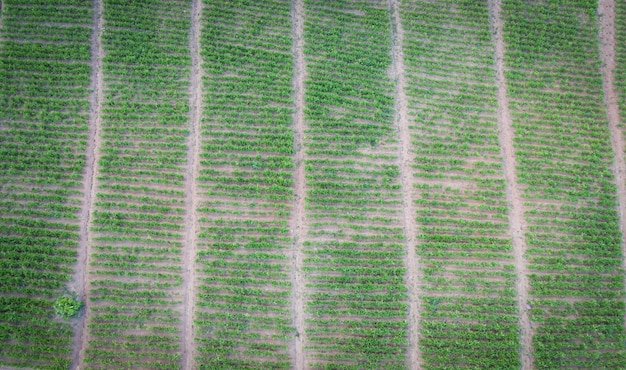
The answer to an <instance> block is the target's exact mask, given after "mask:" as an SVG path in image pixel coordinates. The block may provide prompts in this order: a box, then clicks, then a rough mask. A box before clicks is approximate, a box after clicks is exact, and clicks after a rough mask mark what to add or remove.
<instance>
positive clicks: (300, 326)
mask: <svg viewBox="0 0 626 370" xmlns="http://www.w3.org/2000/svg"><path fill="white" fill-rule="evenodd" d="M291 19H292V33H293V44H292V53H293V61H294V75H293V90H294V103H295V110H294V116H293V117H294V120H293V122H294V123H293V138H294V150H295V154H294V162H295V166H294V174H293V176H294V204H293V212H292V214H291V217H290V219H289V226H290V227H289V228H290V230H291V232H292V234H293V245H292V250H291V256H290V258H291V284H292V290H293V291H292V309H293V323H294V327H295V331H296V332H295V333H294V340H293V343H292V344H291V346H290V347H291V348H290V349H291V354H292V358H293V359H294V362H293V367H294V368H295V369H304V368H305V367H306V360H305V357H304V346H305V342H306V333H305V328H304V322H305V319H304V299H305V282H304V274H303V271H302V266H303V260H304V253H303V251H302V249H303V246H302V243H303V240H304V238H305V237H306V235H307V228H306V215H305V210H304V199H305V195H306V183H305V181H306V180H305V176H304V130H305V124H304V81H305V73H306V71H305V64H304V36H303V34H304V5H303V3H302V0H293V1H292V3H291Z"/></svg>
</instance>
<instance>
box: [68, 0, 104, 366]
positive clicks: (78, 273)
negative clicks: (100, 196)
mask: <svg viewBox="0 0 626 370" xmlns="http://www.w3.org/2000/svg"><path fill="white" fill-rule="evenodd" d="M102 10H103V7H102V0H95V1H94V13H93V31H92V35H91V76H90V81H91V85H90V90H91V94H90V96H89V131H88V137H87V152H86V161H85V170H84V177H83V196H84V198H83V205H82V208H81V213H80V220H81V222H80V228H79V236H78V258H77V263H76V267H75V269H74V274H73V276H72V281H71V283H70V289H72V290H74V291H75V292H76V294H77V295H78V298H79V299H80V300H81V301H83V302H84V303H85V308H84V310H83V313H82V314H81V315H80V316H79V317H78V318H76V319H75V320H76V321H75V322H74V323H73V325H72V326H73V327H74V337H73V346H72V355H71V358H72V364H71V365H70V368H72V369H80V368H82V367H83V366H82V365H83V360H84V357H85V348H86V347H87V322H88V319H89V305H88V300H87V290H88V288H87V287H88V278H89V276H88V275H89V241H90V235H89V230H90V229H91V221H92V219H93V208H94V207H93V204H94V201H95V199H96V179H97V178H98V157H99V155H100V112H101V106H102V100H103V97H104V94H103V92H102V86H103V80H102V58H103V57H104V51H103V49H102Z"/></svg>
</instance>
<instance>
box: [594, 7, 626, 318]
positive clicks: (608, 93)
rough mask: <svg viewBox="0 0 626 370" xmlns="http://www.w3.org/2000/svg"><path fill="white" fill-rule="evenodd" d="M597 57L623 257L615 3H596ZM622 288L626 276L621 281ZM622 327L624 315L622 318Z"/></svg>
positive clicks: (625, 236) (624, 201)
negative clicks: (608, 131) (611, 150)
mask: <svg viewBox="0 0 626 370" xmlns="http://www.w3.org/2000/svg"><path fill="white" fill-rule="evenodd" d="M598 15H599V16H598V19H599V22H600V24H599V30H598V32H599V38H600V58H601V60H602V86H603V88H604V103H605V104H606V114H607V117H608V119H609V128H610V130H611V144H612V145H613V156H614V161H615V162H614V163H613V173H614V175H615V181H616V183H617V212H618V213H619V228H620V231H621V233H622V255H623V256H626V214H625V213H626V162H625V160H624V136H623V135H622V132H621V130H620V128H619V122H620V120H619V119H620V118H619V106H618V102H617V93H616V91H615V83H614V80H613V71H614V70H615V0H600V1H599V2H598ZM622 264H623V266H622V267H623V270H624V271H626V259H624V258H622ZM624 285H625V286H626V275H625V280H624ZM624 326H626V314H625V315H624Z"/></svg>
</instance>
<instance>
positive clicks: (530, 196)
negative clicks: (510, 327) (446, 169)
mask: <svg viewBox="0 0 626 370" xmlns="http://www.w3.org/2000/svg"><path fill="white" fill-rule="evenodd" d="M596 7H597V4H596V3H595V2H591V1H581V0H570V1H566V2H563V3H559V4H556V3H553V4H540V3H529V2H525V1H516V0H511V1H506V2H504V9H503V10H504V21H505V28H504V37H505V42H506V44H507V45H508V50H507V52H506V56H505V62H506V65H507V66H509V68H510V70H509V71H507V82H508V83H509V87H510V88H509V95H510V107H511V114H512V118H513V125H514V130H515V135H516V139H515V151H516V154H517V173H518V179H519V182H520V185H521V187H522V196H523V198H524V207H525V210H526V222H527V223H528V228H527V230H525V232H526V243H527V258H528V261H529V282H530V292H529V294H530V297H531V303H530V305H531V306H532V309H531V311H530V312H531V320H532V325H533V327H534V328H535V330H534V338H533V347H534V351H535V353H534V355H535V365H536V367H537V368H556V367H562V368H571V367H590V368H591V367H607V368H621V367H624V366H625V365H626V347H625V346H624V343H625V342H624V326H623V318H622V316H623V310H624V307H623V299H622V296H623V289H624V287H623V277H622V271H621V267H620V266H621V258H622V257H621V248H620V233H619V229H618V222H617V213H616V200H615V194H616V190H615V184H614V182H613V181H614V179H613V176H612V173H611V170H610V166H611V164H612V162H613V158H612V151H611V143H610V140H609V130H608V125H607V119H606V111H605V107H604V105H603V101H602V96H603V94H602V83H601V77H600V68H599V56H598V29H597V20H596ZM583 87H584V88H583ZM598 307H601V308H602V309H596V308H598Z"/></svg>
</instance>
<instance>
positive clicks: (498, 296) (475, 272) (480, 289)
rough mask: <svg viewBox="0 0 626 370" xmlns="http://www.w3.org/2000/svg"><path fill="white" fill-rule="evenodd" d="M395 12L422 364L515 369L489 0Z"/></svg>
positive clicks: (410, 6)
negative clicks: (409, 148)
mask: <svg viewBox="0 0 626 370" xmlns="http://www.w3.org/2000/svg"><path fill="white" fill-rule="evenodd" d="M400 14H401V18H402V25H403V27H404V30H405V34H404V45H403V50H404V55H405V57H404V58H405V63H406V71H407V72H406V78H407V89H406V94H407V98H408V99H409V109H410V116H411V124H412V125H413V126H412V127H411V135H412V140H413V161H414V163H415V165H414V166H413V168H414V171H415V172H414V181H415V182H416V188H417V193H416V196H415V204H416V208H417V217H416V220H417V224H418V232H419V235H418V241H417V251H418V256H419V258H420V269H421V273H422V275H423V276H422V277H421V286H422V288H421V289H422V292H423V295H422V296H421V297H420V300H421V302H422V314H421V315H422V316H421V317H422V320H421V322H420V325H421V332H420V341H419V346H420V349H421V352H422V358H423V359H424V367H425V368H428V369H440V368H441V369H442V368H463V367H468V368H471V367H493V368H498V369H515V368H519V366H520V360H519V358H520V356H519V334H518V333H519V326H518V319H517V315H518V312H517V304H516V295H517V291H516V289H515V288H516V287H515V282H516V279H517V276H516V274H515V271H514V265H513V263H514V261H513V254H512V245H511V239H510V236H509V219H508V211H509V207H508V203H507V200H506V196H505V185H506V183H505V181H504V172H503V168H502V162H503V160H502V158H501V154H500V153H501V152H500V147H499V140H498V124H497V116H496V111H497V108H498V106H497V104H498V103H497V100H496V98H497V96H496V84H495V73H494V66H493V55H494V46H493V42H492V38H491V31H490V24H489V22H490V20H489V7H488V2H487V1H437V2H434V3H433V2H427V1H409V2H407V3H404V4H403V5H402V7H401V12H400ZM413 107H414V108H413Z"/></svg>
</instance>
